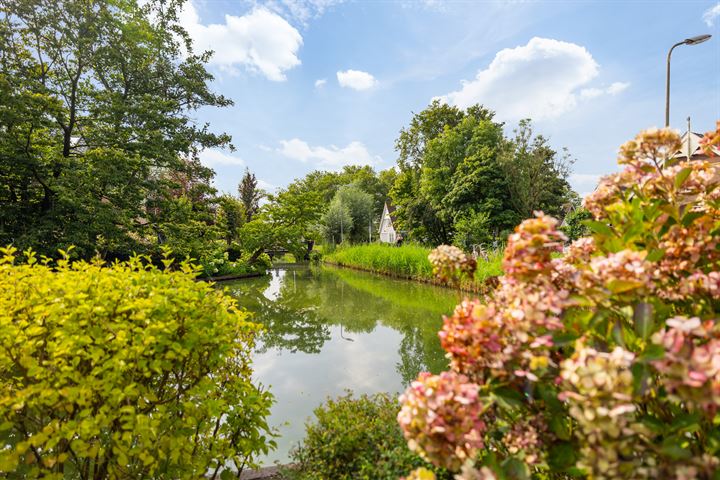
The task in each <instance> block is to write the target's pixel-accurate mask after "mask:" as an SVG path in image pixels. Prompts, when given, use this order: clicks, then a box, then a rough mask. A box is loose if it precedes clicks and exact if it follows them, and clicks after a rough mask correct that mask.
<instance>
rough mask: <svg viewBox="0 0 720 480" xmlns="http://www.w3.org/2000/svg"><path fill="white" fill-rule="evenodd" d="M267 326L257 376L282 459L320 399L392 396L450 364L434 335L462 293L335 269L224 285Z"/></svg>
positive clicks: (290, 270)
mask: <svg viewBox="0 0 720 480" xmlns="http://www.w3.org/2000/svg"><path fill="white" fill-rule="evenodd" d="M223 287H226V288H227V291H228V293H230V294H231V295H233V296H234V297H235V298H237V299H238V302H239V304H240V305H241V306H242V307H243V308H245V309H247V310H248V311H250V312H253V315H254V320H255V321H256V322H258V323H261V324H263V325H264V327H265V331H264V332H263V334H262V335H261V337H260V341H259V343H258V347H257V349H256V354H255V361H254V368H255V378H256V380H259V381H260V382H261V383H263V384H264V385H269V386H270V388H271V391H272V392H273V394H274V395H275V397H276V400H277V403H276V405H275V406H274V408H273V414H272V417H271V419H270V421H271V423H272V424H274V425H277V426H279V427H280V433H281V438H280V439H279V441H278V450H277V451H276V452H274V453H272V454H271V455H270V456H269V457H268V458H266V459H263V460H264V462H265V463H269V462H272V461H276V460H277V461H281V462H284V461H286V460H287V455H288V451H289V449H290V446H291V445H292V444H294V443H296V442H297V441H299V440H300V439H301V438H302V435H303V424H304V421H305V420H306V418H307V417H309V416H311V415H312V411H313V409H314V408H315V407H317V406H318V405H319V404H320V403H322V402H323V401H324V400H325V398H326V397H328V396H331V397H334V396H337V395H342V394H344V393H345V391H346V390H352V391H354V392H356V393H374V392H380V391H387V392H398V391H401V390H403V389H404V388H405V386H407V385H408V384H409V383H410V382H411V381H412V380H414V379H415V377H417V374H418V373H419V372H421V371H431V372H439V371H441V370H444V369H445V367H446V366H447V360H446V359H445V356H444V351H443V350H442V349H441V348H440V342H439V340H438V337H437V332H438V330H439V328H440V326H441V324H442V315H446V314H448V313H450V312H451V311H452V309H453V308H454V306H455V305H456V304H457V303H458V301H459V300H460V298H461V295H460V294H459V293H457V292H454V291H452V290H448V289H443V288H438V287H433V286H429V285H424V284H419V283H413V282H407V281H402V280H394V279H388V278H385V277H379V276H375V275H371V274H367V273H363V272H357V271H353V270H345V269H338V268H325V267H323V268H307V267H285V268H283V269H276V270H273V271H272V275H271V276H267V277H262V278H254V279H245V280H241V281H237V282H232V283H228V284H224V285H223Z"/></svg>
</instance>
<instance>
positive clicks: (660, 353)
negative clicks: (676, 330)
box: [638, 343, 665, 363]
mask: <svg viewBox="0 0 720 480" xmlns="http://www.w3.org/2000/svg"><path fill="white" fill-rule="evenodd" d="M664 356H665V349H664V348H663V347H662V346H661V345H656V344H654V343H652V344H650V345H648V346H647V348H645V351H644V352H643V353H642V355H640V356H639V357H638V362H641V363H647V362H652V361H655V360H660V359H661V358H663V357H664Z"/></svg>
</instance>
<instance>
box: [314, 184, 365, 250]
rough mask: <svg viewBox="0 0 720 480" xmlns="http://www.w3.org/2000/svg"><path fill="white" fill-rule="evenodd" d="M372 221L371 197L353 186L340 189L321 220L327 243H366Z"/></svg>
mask: <svg viewBox="0 0 720 480" xmlns="http://www.w3.org/2000/svg"><path fill="white" fill-rule="evenodd" d="M372 221H373V202H372V197H371V196H370V194H368V193H366V192H364V191H363V190H361V189H360V188H359V187H357V186H355V185H349V186H344V187H340V188H339V189H338V191H337V193H335V196H334V197H333V199H332V201H331V202H330V206H329V207H328V209H327V211H326V212H325V214H324V215H323V218H322V219H321V222H322V224H323V228H324V232H325V238H326V240H327V241H328V242H329V243H341V242H342V241H345V240H349V241H351V242H361V241H367V240H368V234H369V232H368V228H369V227H371V226H372Z"/></svg>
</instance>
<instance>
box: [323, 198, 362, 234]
mask: <svg viewBox="0 0 720 480" xmlns="http://www.w3.org/2000/svg"><path fill="white" fill-rule="evenodd" d="M321 223H322V225H323V232H324V235H325V239H326V240H327V241H328V242H330V243H333V244H335V243H342V242H344V241H345V240H346V239H347V238H349V237H350V232H351V231H352V229H353V226H354V225H353V217H352V215H351V214H350V206H349V205H347V204H343V203H342V202H340V201H339V200H338V199H337V198H335V199H333V200H332V202H330V206H329V207H328V209H327V211H325V213H324V214H323V216H322V219H321Z"/></svg>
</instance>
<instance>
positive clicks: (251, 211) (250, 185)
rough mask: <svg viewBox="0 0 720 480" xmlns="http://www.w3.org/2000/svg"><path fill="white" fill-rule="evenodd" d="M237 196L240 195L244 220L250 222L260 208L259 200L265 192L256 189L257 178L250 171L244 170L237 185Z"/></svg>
mask: <svg viewBox="0 0 720 480" xmlns="http://www.w3.org/2000/svg"><path fill="white" fill-rule="evenodd" d="M238 194H239V195H240V201H241V202H242V204H243V206H244V207H245V220H246V221H248V222H249V221H250V220H252V218H253V216H254V215H255V214H256V213H257V211H258V208H260V200H262V198H263V197H264V196H265V192H263V191H262V190H261V189H259V188H258V182H257V178H255V174H254V173H250V170H248V169H247V168H246V169H245V175H243V178H242V180H241V181H240V185H238Z"/></svg>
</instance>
